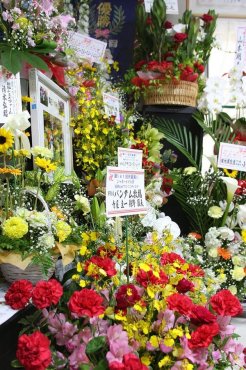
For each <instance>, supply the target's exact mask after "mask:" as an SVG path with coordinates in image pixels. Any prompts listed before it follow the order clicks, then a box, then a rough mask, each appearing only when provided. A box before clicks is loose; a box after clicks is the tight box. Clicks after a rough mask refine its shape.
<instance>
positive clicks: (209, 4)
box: [186, 0, 246, 18]
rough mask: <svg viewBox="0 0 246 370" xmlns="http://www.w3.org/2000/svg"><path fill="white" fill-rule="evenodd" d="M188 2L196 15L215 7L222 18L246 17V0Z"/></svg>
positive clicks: (189, 0) (189, 7)
mask: <svg viewBox="0 0 246 370" xmlns="http://www.w3.org/2000/svg"><path fill="white" fill-rule="evenodd" d="M186 4H187V9H189V10H192V13H193V14H195V15H201V14H204V13H207V11H208V10H209V9H214V10H215V11H216V13H218V14H219V17H221V18H246V0H236V1H235V0H186Z"/></svg>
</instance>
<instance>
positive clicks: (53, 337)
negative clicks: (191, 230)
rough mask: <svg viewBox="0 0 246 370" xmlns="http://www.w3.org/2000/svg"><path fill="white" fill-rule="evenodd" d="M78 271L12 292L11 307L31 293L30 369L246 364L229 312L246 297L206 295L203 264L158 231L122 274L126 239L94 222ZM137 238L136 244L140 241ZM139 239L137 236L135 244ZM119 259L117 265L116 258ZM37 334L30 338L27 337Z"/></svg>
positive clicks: (22, 358)
mask: <svg viewBox="0 0 246 370" xmlns="http://www.w3.org/2000/svg"><path fill="white" fill-rule="evenodd" d="M82 239H83V241H82V245H81V249H80V251H79V254H78V260H77V261H78V262H77V272H76V274H75V275H74V276H73V281H74V282H77V283H78V285H74V283H71V284H70V285H69V286H68V285H67V288H66V289H65V288H62V286H61V285H60V283H58V282H57V281H56V280H54V279H51V280H49V281H40V282H39V283H37V284H36V286H35V287H33V286H32V285H31V284H30V282H28V281H26V280H21V281H17V282H15V283H13V284H12V285H11V286H10V288H9V290H8V291H7V293H6V295H5V300H6V303H7V304H9V305H10V306H11V307H12V308H15V309H19V308H23V307H25V306H26V305H27V304H29V302H30V301H31V302H32V304H33V306H34V307H35V308H36V312H35V313H34V316H32V317H27V318H26V320H25V333H22V334H21V335H20V337H19V340H18V345H17V352H16V356H17V362H15V366H17V365H19V366H20V365H21V366H23V367H24V368H25V369H27V370H34V369H35V368H36V367H37V366H39V368H40V370H45V369H53V368H61V369H63V368H68V367H69V368H70V369H74V370H76V369H100V368H101V369H110V370H115V369H129V368H132V369H134V370H136V369H139V370H147V369H172V370H179V369H180V370H181V369H196V368H197V369H198V368H200V369H202V368H203V369H213V368H214V366H217V367H219V368H221V369H226V368H227V366H239V367H243V366H244V354H243V352H242V351H243V346H242V345H241V344H239V343H238V342H237V341H236V340H235V339H234V337H233V330H234V329H233V326H232V325H230V319H231V317H232V316H236V315H238V314H239V313H240V312H241V310H242V307H241V305H240V303H239V301H238V299H237V298H236V297H235V296H233V295H232V294H231V292H230V291H228V290H225V289H224V290H221V291H220V292H218V293H217V294H215V295H213V296H211V297H210V298H208V297H206V295H205V294H204V292H206V290H203V289H204V288H205V287H204V284H203V279H204V278H203V277H204V271H203V270H202V269H201V268H200V267H199V266H196V265H194V264H189V263H188V262H187V261H186V260H185V259H184V258H183V257H182V256H180V255H179V254H176V253H174V252H173V251H172V249H173V246H174V243H173V242H174V241H173V238H172V235H171V234H170V233H169V232H168V231H165V232H164V233H163V234H162V236H161V237H158V236H157V234H156V233H155V232H153V233H152V234H151V237H150V236H149V238H148V240H149V241H145V243H144V244H143V245H141V246H140V245H139V246H138V250H139V251H140V255H138V256H137V257H136V258H133V256H132V257H131V263H130V269H129V272H130V274H125V264H124V248H122V247H121V246H120V245H116V244H115V240H114V238H113V237H112V236H108V237H107V236H106V235H105V234H102V233H100V232H97V231H94V230H88V231H87V232H84V233H83V234H82ZM135 246H136V244H135ZM132 247H133V248H134V246H133V245H132ZM117 263H118V267H117ZM30 343H31V344H32V345H30Z"/></svg>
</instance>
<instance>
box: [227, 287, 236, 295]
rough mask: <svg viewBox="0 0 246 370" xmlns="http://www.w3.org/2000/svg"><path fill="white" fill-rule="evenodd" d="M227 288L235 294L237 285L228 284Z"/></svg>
mask: <svg viewBox="0 0 246 370" xmlns="http://www.w3.org/2000/svg"><path fill="white" fill-rule="evenodd" d="M227 289H228V290H230V292H231V294H233V295H237V287H236V285H230V286H228V288H227Z"/></svg>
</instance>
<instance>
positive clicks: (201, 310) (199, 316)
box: [190, 305, 216, 325]
mask: <svg viewBox="0 0 246 370" xmlns="http://www.w3.org/2000/svg"><path fill="white" fill-rule="evenodd" d="M190 318H191V322H192V323H193V324H195V325H202V324H211V323H213V322H215V321H216V316H215V315H213V314H212V313H211V312H210V311H209V310H208V309H207V308H206V307H204V306H200V305H193V307H192V310H191V313H190Z"/></svg>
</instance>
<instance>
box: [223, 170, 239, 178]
mask: <svg viewBox="0 0 246 370" xmlns="http://www.w3.org/2000/svg"><path fill="white" fill-rule="evenodd" d="M223 171H224V173H225V175H226V176H228V177H232V178H233V179H235V178H236V177H237V174H238V171H237V170H228V169H227V168H223Z"/></svg>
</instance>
